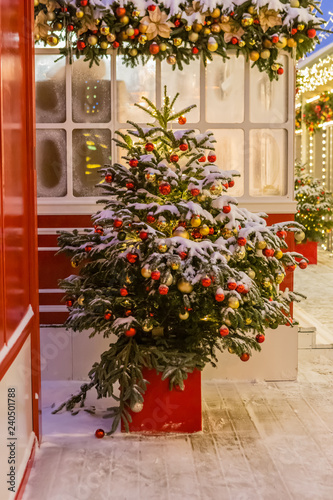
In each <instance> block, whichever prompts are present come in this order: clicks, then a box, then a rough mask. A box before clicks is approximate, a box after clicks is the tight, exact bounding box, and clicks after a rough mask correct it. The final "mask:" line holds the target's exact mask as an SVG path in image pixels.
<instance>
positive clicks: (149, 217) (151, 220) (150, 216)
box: [147, 214, 156, 224]
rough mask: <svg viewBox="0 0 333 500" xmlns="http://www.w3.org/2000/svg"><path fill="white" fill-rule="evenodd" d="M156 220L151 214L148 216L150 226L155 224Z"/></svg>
mask: <svg viewBox="0 0 333 500" xmlns="http://www.w3.org/2000/svg"><path fill="white" fill-rule="evenodd" d="M155 220H156V219H155V217H154V216H153V215H151V214H148V215H147V222H148V223H149V224H153V223H154V222H155Z"/></svg>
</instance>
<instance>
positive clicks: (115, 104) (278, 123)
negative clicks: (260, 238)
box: [36, 48, 294, 214]
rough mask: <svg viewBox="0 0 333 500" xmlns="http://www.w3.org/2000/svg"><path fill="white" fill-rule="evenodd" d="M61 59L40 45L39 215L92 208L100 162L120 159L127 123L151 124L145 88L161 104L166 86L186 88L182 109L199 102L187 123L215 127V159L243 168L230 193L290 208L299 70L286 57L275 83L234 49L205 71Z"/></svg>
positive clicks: (257, 204)
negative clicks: (119, 137)
mask: <svg viewBox="0 0 333 500" xmlns="http://www.w3.org/2000/svg"><path fill="white" fill-rule="evenodd" d="M58 57H59V54H58V52H57V50H56V49H42V48H41V49H36V118H37V177H38V197H39V213H40V214H47V213H64V214H66V213H68V214H70V213H90V212H92V211H94V210H95V200H96V197H98V196H99V190H98V188H96V187H95V185H96V184H97V183H100V182H103V181H102V180H101V178H100V176H99V174H98V172H97V171H98V168H99V167H100V166H103V165H104V164H106V163H109V162H110V161H112V159H114V160H118V159H119V156H121V153H120V152H119V151H117V148H116V147H115V144H114V143H113V141H112V137H114V133H115V131H116V130H119V129H121V130H124V129H126V128H127V125H126V121H127V120H132V121H135V122H138V123H145V122H146V121H147V117H148V115H145V113H144V112H143V111H141V110H140V109H138V108H136V107H135V106H134V104H135V103H136V102H139V101H140V97H141V96H142V95H144V96H146V97H148V98H149V99H151V100H152V101H155V102H157V104H158V105H159V104H160V103H161V99H162V92H163V86H164V85H165V84H167V86H168V91H169V93H170V95H173V94H175V93H176V92H179V93H180V97H179V100H178V106H180V107H185V106H188V105H190V104H196V105H197V107H196V108H195V109H194V110H192V111H191V112H190V113H189V115H187V124H186V128H193V129H195V130H197V131H200V132H203V131H206V130H211V131H212V132H213V133H214V134H215V137H216V139H217V144H216V155H217V162H216V163H217V164H218V165H220V166H221V168H223V169H227V170H229V169H235V170H239V171H240V173H241V177H240V179H239V180H237V182H236V185H235V187H234V188H233V190H232V192H230V194H233V195H235V196H237V197H240V202H241V204H246V206H248V207H249V208H251V209H254V210H255V209H258V210H261V209H263V210H265V211H269V209H270V206H271V207H272V210H271V211H272V212H274V211H276V205H277V202H278V203H279V204H280V208H281V211H282V212H293V208H294V204H293V202H292V200H293V176H292V171H293V160H294V158H293V131H294V120H293V116H294V113H293V105H294V101H293V93H294V91H293V78H294V72H293V62H292V61H291V60H290V59H289V58H288V57H287V56H281V57H282V61H281V62H282V63H283V65H284V68H285V73H284V75H283V76H282V77H280V79H279V81H278V82H276V81H275V82H270V81H269V79H268V76H267V75H266V73H260V72H259V71H258V70H257V69H250V64H249V63H247V62H246V61H245V60H244V58H243V57H242V56H241V57H239V58H236V57H235V55H233V54H230V59H229V60H227V61H225V62H223V60H222V59H221V58H220V57H218V56H217V57H216V58H215V60H214V61H213V62H212V63H209V64H208V65H207V67H206V68H205V67H204V66H203V64H202V63H200V61H198V60H197V61H193V62H192V63H191V64H190V65H189V66H188V67H185V68H184V70H183V71H182V72H180V71H178V70H177V69H176V70H175V71H173V70H172V67H171V66H169V65H168V64H167V63H166V62H163V63H162V64H161V63H160V62H159V61H156V62H155V61H153V60H151V61H149V62H148V64H146V65H145V66H139V67H136V68H127V67H125V66H124V65H123V64H122V61H121V56H116V54H115V53H112V54H110V55H109V56H108V57H107V58H106V59H104V60H103V61H102V62H101V64H100V66H93V67H92V68H89V65H88V64H87V63H85V62H84V61H83V60H82V59H79V60H75V62H74V63H73V64H72V65H70V64H66V62H65V60H64V59H60V60H58V61H57V62H55V61H56V60H57V59H58ZM148 118H149V117H148ZM172 126H173V127H174V128H175V129H177V128H183V127H181V126H180V125H178V124H174V125H172ZM281 203H282V204H283V207H282V205H281Z"/></svg>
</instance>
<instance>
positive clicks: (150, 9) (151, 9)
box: [147, 5, 156, 12]
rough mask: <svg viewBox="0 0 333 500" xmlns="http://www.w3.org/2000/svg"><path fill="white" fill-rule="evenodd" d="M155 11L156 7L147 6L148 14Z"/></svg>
mask: <svg viewBox="0 0 333 500" xmlns="http://www.w3.org/2000/svg"><path fill="white" fill-rule="evenodd" d="M155 9H156V5H148V7H147V10H149V11H150V12H154V10H155Z"/></svg>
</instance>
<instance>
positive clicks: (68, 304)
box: [66, 299, 74, 307]
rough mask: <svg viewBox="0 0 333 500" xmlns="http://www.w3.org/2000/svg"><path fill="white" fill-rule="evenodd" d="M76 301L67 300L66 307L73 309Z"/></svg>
mask: <svg viewBox="0 0 333 500" xmlns="http://www.w3.org/2000/svg"><path fill="white" fill-rule="evenodd" d="M73 304H74V301H73V299H67V300H66V306H67V307H73Z"/></svg>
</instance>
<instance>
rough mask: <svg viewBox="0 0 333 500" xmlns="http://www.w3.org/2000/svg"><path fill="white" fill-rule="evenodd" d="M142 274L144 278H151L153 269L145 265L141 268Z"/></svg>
mask: <svg viewBox="0 0 333 500" xmlns="http://www.w3.org/2000/svg"><path fill="white" fill-rule="evenodd" d="M141 275H142V276H143V277H144V278H150V276H151V269H149V267H143V268H142V269H141Z"/></svg>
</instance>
